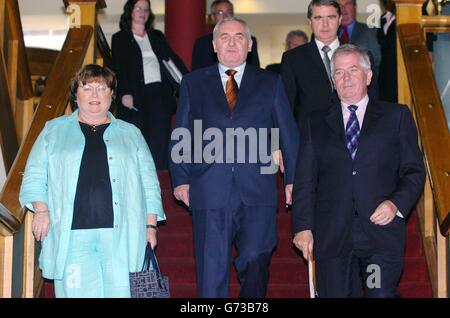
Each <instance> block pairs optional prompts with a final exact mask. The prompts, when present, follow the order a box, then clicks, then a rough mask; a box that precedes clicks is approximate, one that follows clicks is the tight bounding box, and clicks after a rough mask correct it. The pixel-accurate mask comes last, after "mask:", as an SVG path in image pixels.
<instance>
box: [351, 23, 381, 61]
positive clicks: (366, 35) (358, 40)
mask: <svg viewBox="0 0 450 318" xmlns="http://www.w3.org/2000/svg"><path fill="white" fill-rule="evenodd" d="M350 43H352V44H355V45H358V46H362V47H364V48H366V49H367V50H369V51H370V53H371V54H372V58H373V61H372V63H375V67H374V69H376V70H378V67H379V66H380V62H381V51H380V45H379V44H378V40H377V29H376V28H372V29H371V28H369V27H368V26H367V25H366V24H364V23H361V22H358V21H356V23H355V26H354V28H353V32H352V36H351V38H350Z"/></svg>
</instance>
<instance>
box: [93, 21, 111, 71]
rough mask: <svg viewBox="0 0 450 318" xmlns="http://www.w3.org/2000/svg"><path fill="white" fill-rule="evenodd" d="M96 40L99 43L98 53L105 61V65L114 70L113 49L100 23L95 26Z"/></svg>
mask: <svg viewBox="0 0 450 318" xmlns="http://www.w3.org/2000/svg"><path fill="white" fill-rule="evenodd" d="M95 40H96V43H97V52H98V54H99V55H100V57H101V58H102V60H103V65H104V66H107V67H109V68H110V69H112V66H113V62H112V54H111V48H110V47H109V44H108V41H107V40H106V37H105V34H104V33H103V29H102V27H101V26H100V24H98V23H97V24H96V26H95Z"/></svg>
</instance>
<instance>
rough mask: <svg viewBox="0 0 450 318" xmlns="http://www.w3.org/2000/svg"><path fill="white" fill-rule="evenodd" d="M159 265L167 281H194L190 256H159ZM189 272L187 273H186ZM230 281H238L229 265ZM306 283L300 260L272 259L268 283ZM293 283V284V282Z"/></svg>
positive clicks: (176, 282) (304, 267)
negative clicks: (167, 278)
mask: <svg viewBox="0 0 450 318" xmlns="http://www.w3.org/2000/svg"><path fill="white" fill-rule="evenodd" d="M158 259H159V265H160V267H161V271H162V272H163V273H164V275H166V276H168V277H169V281H170V282H171V283H175V284H184V283H195V262H194V259H192V258H161V257H159V252H158ZM186 273H189V275H186ZM230 273H231V275H230V281H231V282H232V283H238V279H237V274H236V271H235V270H234V267H233V266H231V267H230ZM293 282H295V284H306V283H307V282H308V273H307V269H306V266H305V264H304V263H303V261H302V260H300V259H297V260H292V259H272V261H271V265H270V278H269V284H289V283H291V284H292V283H293ZM293 285H294V284H293Z"/></svg>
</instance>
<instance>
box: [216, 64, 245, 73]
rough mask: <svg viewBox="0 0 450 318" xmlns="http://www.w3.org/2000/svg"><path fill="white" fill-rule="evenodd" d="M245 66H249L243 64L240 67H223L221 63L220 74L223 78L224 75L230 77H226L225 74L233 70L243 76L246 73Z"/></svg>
mask: <svg viewBox="0 0 450 318" xmlns="http://www.w3.org/2000/svg"><path fill="white" fill-rule="evenodd" d="M245 65H247V63H246V62H244V63H243V64H241V65H239V66H237V67H227V66H225V65H223V64H221V63H219V73H220V74H221V75H222V76H223V75H225V76H228V75H226V73H225V72H226V71H228V70H230V69H233V70H235V71H236V74H239V75H242V74H243V73H244V69H245Z"/></svg>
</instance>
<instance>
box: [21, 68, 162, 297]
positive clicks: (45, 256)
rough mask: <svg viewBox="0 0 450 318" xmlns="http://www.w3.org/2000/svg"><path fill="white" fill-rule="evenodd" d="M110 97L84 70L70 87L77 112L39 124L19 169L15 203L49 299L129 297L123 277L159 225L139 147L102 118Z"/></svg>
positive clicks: (156, 194) (106, 81)
mask: <svg viewBox="0 0 450 318" xmlns="http://www.w3.org/2000/svg"><path fill="white" fill-rule="evenodd" d="M115 90H116V78H115V76H114V74H113V73H112V72H111V71H110V70H109V69H108V68H106V67H101V66H98V65H87V66H84V67H83V68H82V69H81V70H80V71H79V72H78V74H77V75H76V76H75V77H74V79H73V81H72V84H71V103H72V105H73V106H75V107H77V108H78V109H77V110H76V111H75V112H74V113H73V114H72V115H70V116H61V117H59V118H56V119H53V120H51V121H49V122H47V123H46V125H45V127H44V129H43V130H42V132H41V133H40V135H39V137H38V138H37V140H36V142H35V144H34V146H33V149H32V150H31V153H30V156H29V158H28V161H27V165H26V168H25V174H24V178H23V182H22V186H21V190H20V202H21V204H22V206H26V207H27V208H28V209H29V210H31V211H33V212H34V218H33V224H32V228H33V234H34V236H35V237H36V239H37V240H38V241H42V250H41V254H40V257H39V264H40V268H41V269H42V272H43V276H44V277H45V278H48V279H53V280H54V282H55V293H56V296H57V297H92V298H95V297H130V287H129V273H130V272H136V271H140V270H141V268H142V264H143V261H144V253H145V247H146V245H147V242H148V243H150V244H151V246H152V247H153V248H154V247H155V246H156V243H157V239H156V230H157V227H156V225H157V222H158V221H161V220H165V214H164V211H163V208H162V203H161V191H160V187H159V182H158V178H157V174H156V170H155V165H154V162H153V159H152V156H151V153H150V151H149V149H148V146H147V143H146V142H145V140H144V138H143V136H142V135H141V133H140V131H139V129H137V128H136V127H135V126H133V125H130V124H128V123H126V122H123V121H121V120H118V119H115V118H114V116H113V115H112V114H111V113H110V112H109V108H110V106H111V102H112V100H113V98H114V96H115Z"/></svg>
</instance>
